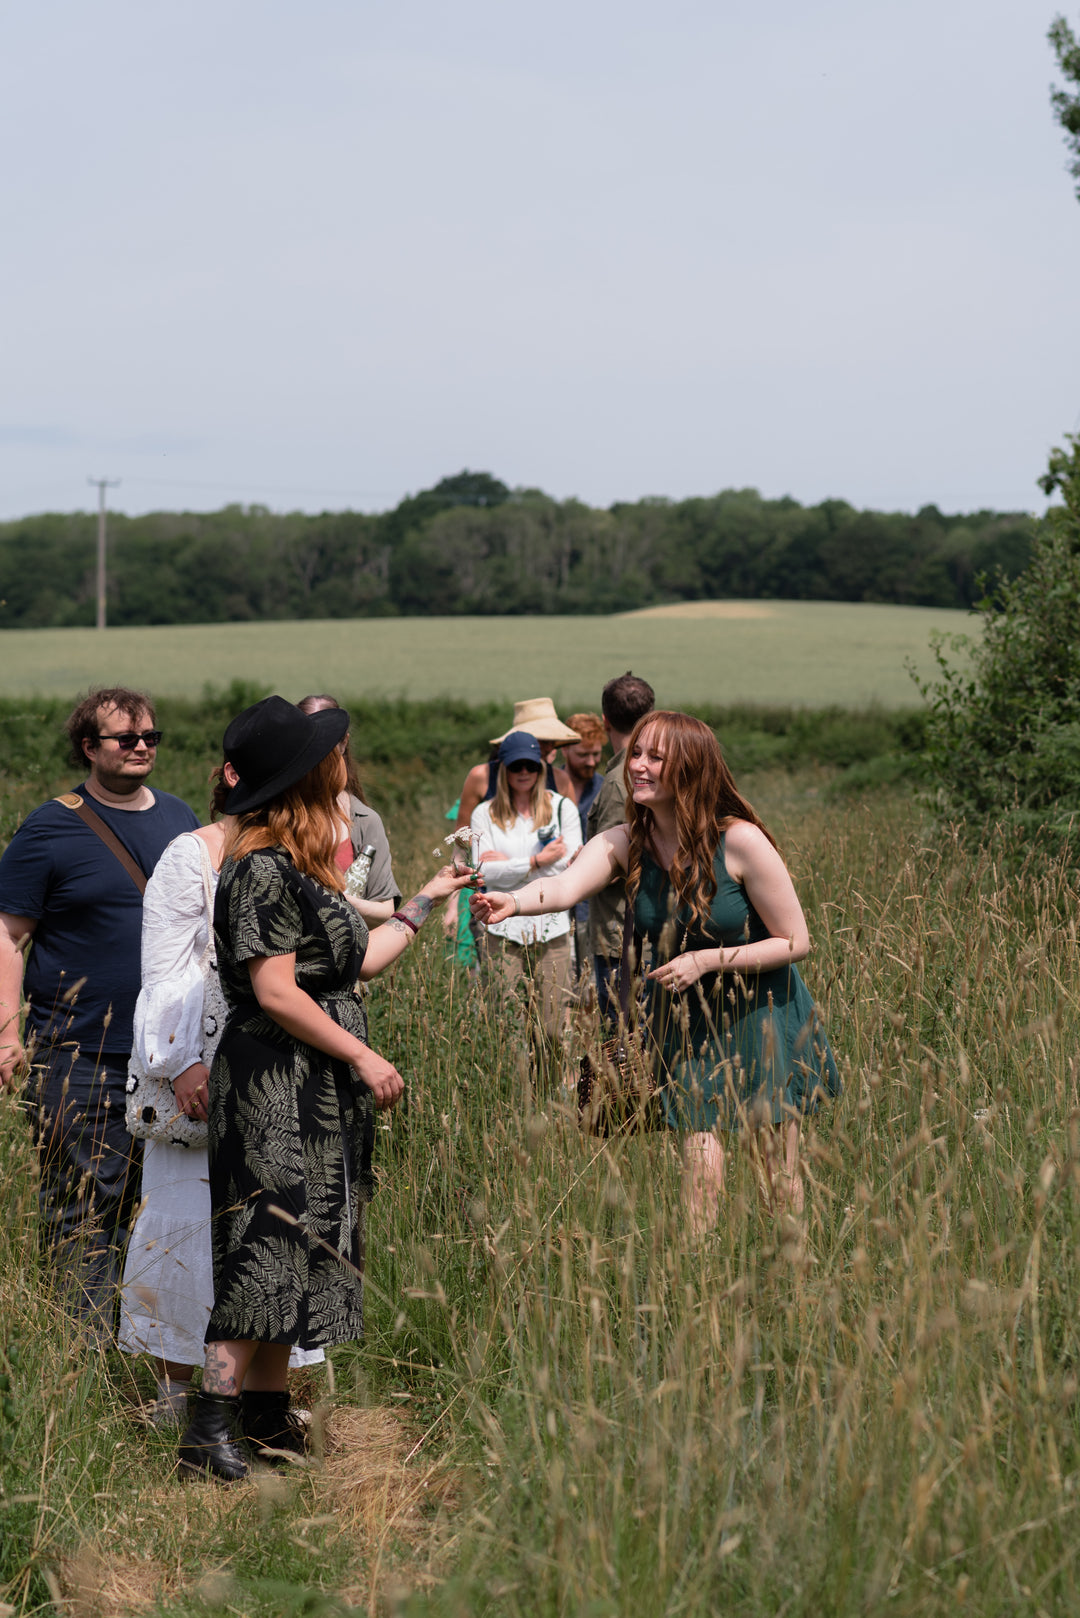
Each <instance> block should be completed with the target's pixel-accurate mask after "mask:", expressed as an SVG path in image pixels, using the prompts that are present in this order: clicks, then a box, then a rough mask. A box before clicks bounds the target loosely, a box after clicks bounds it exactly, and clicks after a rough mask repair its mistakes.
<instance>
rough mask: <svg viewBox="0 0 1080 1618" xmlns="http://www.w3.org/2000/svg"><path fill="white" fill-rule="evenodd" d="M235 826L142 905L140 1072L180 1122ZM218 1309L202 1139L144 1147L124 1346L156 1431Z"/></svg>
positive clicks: (211, 1013) (203, 1085) (164, 878)
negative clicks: (143, 1380)
mask: <svg viewBox="0 0 1080 1618" xmlns="http://www.w3.org/2000/svg"><path fill="white" fill-rule="evenodd" d="M236 781H237V775H236V772H235V770H234V769H233V768H232V765H231V764H225V765H223V766H222V769H221V770H220V771H219V772H218V780H217V782H216V784H215V789H214V794H213V798H212V800H211V807H210V812H211V815H212V816H216V815H218V814H220V812H221V805H222V803H223V801H224V799H225V797H226V796H227V795H228V792H229V790H230V788H231V787H233V786H234V785H235V784H236ZM227 824H228V820H227V819H224V820H222V819H215V820H214V821H213V822H212V824H211V825H209V826H202V827H200V828H199V829H198V831H193V832H185V833H184V835H183V836H182V837H177V838H175V839H174V841H173V842H171V843H170V844H169V846H168V848H167V849H166V850H165V852H164V854H162V856H161V859H160V860H159V861H158V863H157V865H156V867H155V868H154V872H153V875H152V876H151V877H150V880H149V881H148V882H147V884H146V894H145V897H144V900H143V924H142V989H141V991H140V994H139V999H138V1003H137V1005H136V1008H135V1028H134V1038H135V1045H134V1051H133V1066H134V1068H135V1069H136V1070H137V1071H138V1072H141V1073H146V1074H151V1075H153V1076H154V1077H157V1078H162V1079H167V1080H168V1081H169V1083H170V1084H171V1086H172V1091H173V1097H174V1100H175V1103H176V1112H177V1114H183V1115H184V1116H185V1117H186V1118H189V1119H196V1120H201V1121H202V1123H203V1124H204V1125H205V1122H206V1096H207V1080H208V1078H209V1066H210V1063H211V1062H212V1061H213V1059H214V1052H215V1050H216V1049H217V1044H218V1040H219V1038H220V1037H221V1031H222V1028H223V1027H224V1023H225V1017H226V1015H227V1012H226V1007H225V1003H224V1000H223V999H222V996H221V990H220V987H219V985H218V980H217V970H216V966H213V965H212V970H211V971H209V972H208V973H207V974H206V976H205V978H204V974H203V971H202V967H201V963H202V962H203V960H204V958H205V957H206V956H207V954H208V952H209V951H210V950H211V949H212V931H213V896H214V892H215V890H216V887H217V878H218V871H219V869H220V866H221V856H222V849H223V846H224V841H225V829H226V825H227ZM177 1133H181V1132H180V1131H178V1132H177ZM189 1133H190V1131H189ZM213 1303H214V1278H213V1268H212V1264H211V1258H210V1187H209V1180H208V1168H207V1155H206V1145H205V1131H204V1132H203V1142H202V1144H197V1145H181V1144H177V1145H172V1144H168V1143H167V1142H165V1141H163V1140H148V1141H147V1142H146V1144H145V1151H144V1156H143V1175H142V1201H141V1204H140V1210H139V1216H138V1219H137V1221H136V1224H135V1229H134V1231H133V1232H132V1236H131V1240H130V1242H129V1244H128V1251H127V1260H126V1262H125V1265H124V1280H123V1287H122V1293H121V1303H120V1332H119V1342H120V1347H121V1348H122V1349H123V1350H124V1352H125V1353H128V1354H149V1355H151V1356H152V1357H153V1359H154V1362H155V1367H156V1372H157V1379H158V1400H157V1404H156V1405H155V1406H154V1407H153V1410H152V1412H151V1414H152V1417H153V1419H154V1420H155V1421H156V1422H158V1423H159V1424H162V1425H182V1423H183V1419H184V1415H185V1408H186V1403H187V1393H188V1385H189V1383H190V1381H191V1373H192V1368H193V1366H195V1365H201V1364H202V1358H203V1347H204V1341H203V1340H204V1336H205V1332H206V1324H207V1321H208V1320H209V1318H210V1310H211V1309H212V1307H213ZM324 1358H325V1355H324V1353H323V1350H322V1349H321V1348H318V1349H313V1350H310V1351H308V1350H305V1349H301V1348H297V1349H294V1350H293V1352H292V1354H291V1356H290V1360H289V1363H290V1365H292V1366H297V1365H308V1364H313V1363H316V1362H319V1361H321V1360H323V1359H324Z"/></svg>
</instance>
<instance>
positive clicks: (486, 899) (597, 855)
mask: <svg viewBox="0 0 1080 1618" xmlns="http://www.w3.org/2000/svg"><path fill="white" fill-rule="evenodd" d="M628 847H629V842H628V838H627V831H626V827H625V826H617V827H616V828H615V830H614V831H606V832H602V833H601V835H600V836H599V837H593V838H590V840H589V841H588V842H587V843H586V844H585V847H584V848H583V849H582V851H581V853H580V854H579V855H578V857H577V859H576V860H575V861H574V863H573V865H571V866H570V867H569V868H568V869H567V870H565V871H563V872H562V874H561V875H560V876H550V877H549V876H541V877H540V879H539V880H538V881H536V882H530V883H529V885H528V887H524V888H518V890H517V892H516V893H477V894H474V895H473V898H472V909H473V914H474V915H475V916H476V918H477V920H478V921H482V922H483V923H484V925H485V926H489V925H490V924H491V923H492V922H493V921H494V922H498V921H508V920H509V919H510V917H511V916H545V915H549V914H550V913H551V912H552V911H554V910H570V909H571V908H572V907H573V906H574V905H576V904H579V903H580V902H581V900H582V899H589V898H591V897H592V895H593V894H594V893H599V892H600V889H601V888H606V887H607V885H608V883H609V882H610V881H611V880H612V878H613V877H616V876H618V875H619V874H620V873H621V872H623V871H625V870H626V859H627V849H628Z"/></svg>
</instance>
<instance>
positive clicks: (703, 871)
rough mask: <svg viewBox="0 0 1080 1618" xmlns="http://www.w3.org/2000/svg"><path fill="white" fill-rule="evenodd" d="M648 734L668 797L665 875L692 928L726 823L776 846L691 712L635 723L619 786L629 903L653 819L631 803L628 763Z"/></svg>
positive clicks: (703, 910) (660, 713)
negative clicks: (752, 829) (749, 828)
mask: <svg viewBox="0 0 1080 1618" xmlns="http://www.w3.org/2000/svg"><path fill="white" fill-rule="evenodd" d="M652 729H655V730H656V731H657V733H658V735H657V741H658V742H659V748H658V751H660V752H662V753H663V755H664V770H663V775H662V777H661V779H662V781H663V783H664V785H665V786H669V787H670V788H671V790H672V792H673V793H674V795H675V829H676V849H675V858H674V859H673V860H672V862H671V870H670V872H669V875H670V878H671V885H672V887H673V888H674V890H675V894H676V897H677V898H678V902H679V904H680V905H686V906H688V907H689V910H690V917H691V923H693V922H697V923H698V924H699V925H700V924H701V923H702V922H704V921H705V920H706V918H707V917H708V914H709V908H710V906H711V904H712V901H713V899H714V898H715V897H716V877H715V875H714V874H713V860H714V859H715V857H716V850H717V849H718V848H719V847H720V839H721V837H722V836H723V835H724V832H725V831H726V830H727V828H728V827H729V826H730V825H731V822H732V821H733V820H748V821H749V822H750V824H751V825H753V826H757V827H758V829H759V830H760V831H763V832H764V833H765V836H766V837H767V838H768V839H769V842H770V843H772V845H773V847H774V848H775V847H776V839H775V838H774V837H773V835H772V833H771V832H770V831H769V829H768V827H767V826H766V825H765V824H764V822H763V821H762V820H761V817H760V816H759V815H758V813H757V811H756V810H755V809H754V808H753V807H752V805H751V804H749V803H747V801H746V799H745V798H744V797H743V796H742V794H741V793H740V792H739V790H738V788H737V787H736V785H735V780H734V777H733V776H732V773H731V771H730V770H729V769H728V767H727V765H726V764H725V763H724V755H723V753H721V751H720V743H719V742H718V741H717V739H716V737H715V735H714V734H713V732H712V731H711V730H710V729H709V727H708V725H705V724H703V723H702V722H701V720H700V719H695V718H693V716H692V715H691V714H687V713H673V712H670V711H666V710H664V709H659V710H657V711H655V712H653V713H648V714H646V715H645V716H644V718H642V719H639V720H638V722H637V724H636V725H635V726H634V729H633V731H632V733H631V736H630V740H629V741H628V742H627V744H626V761H625V763H624V764H623V782H624V784H625V787H626V812H627V820H628V822H629V825H630V855H629V860H628V864H627V871H626V893H627V899H628V901H629V903H630V904H633V902H634V898H635V896H636V894H637V891H638V887H639V886H640V883H641V857H642V855H643V853H644V852H645V849H646V847H647V846H648V844H650V843H651V842H652V840H653V826H654V823H655V816H654V815H653V812H652V810H651V809H649V808H648V807H645V806H642V805H639V804H636V803H635V802H634V795H633V791H632V788H631V785H630V761H631V759H632V758H633V756H634V748H635V747H636V746H637V744H638V741H639V739H640V737H641V735H642V733H643V732H644V731H646V730H652Z"/></svg>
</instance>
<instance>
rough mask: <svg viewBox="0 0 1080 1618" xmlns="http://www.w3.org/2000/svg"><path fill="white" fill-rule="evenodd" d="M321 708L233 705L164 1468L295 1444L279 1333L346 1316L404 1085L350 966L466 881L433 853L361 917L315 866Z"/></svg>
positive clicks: (322, 838) (330, 730) (334, 777)
mask: <svg viewBox="0 0 1080 1618" xmlns="http://www.w3.org/2000/svg"><path fill="white" fill-rule="evenodd" d="M348 726H349V716H348V714H347V713H346V712H345V711H344V709H341V708H334V709H329V710H324V711H322V712H318V713H314V714H310V715H309V714H304V713H302V712H301V711H300V709H299V708H296V707H294V706H293V704H292V703H290V702H286V701H285V700H284V699H283V698H282V697H267V698H266V699H265V700H264V701H263V702H259V703H256V704H255V705H254V706H253V707H251V708H248V709H245V711H244V712H243V713H242V714H240V715H239V717H238V718H236V719H234V720H233V722H232V724H231V725H230V726H229V728H228V730H227V731H226V733H225V752H226V755H227V757H228V758H229V759H230V760H231V762H232V764H233V765H234V767H235V769H236V772H237V775H238V778H239V779H238V784H237V785H236V786H235V787H234V788H233V789H232V791H231V792H230V794H229V797H228V799H227V800H226V803H225V809H226V812H227V813H228V814H229V815H231V816H232V817H234V818H233V821H232V825H231V830H230V832H229V835H228V839H227V842H226V846H225V857H224V860H223V863H222V868H221V876H220V879H219V883H218V890H217V899H216V903H215V912H214V934H215V939H216V944H217V955H218V966H219V969H220V973H221V984H222V988H223V990H224V994H225V1000H226V1002H227V1004H228V1006H229V1018H228V1021H227V1022H226V1024H225V1029H224V1032H223V1034H222V1037H221V1043H220V1044H219V1046H218V1050H217V1055H216V1056H215V1058H214V1063H213V1067H212V1068H211V1070H210V1082H209V1104H208V1125H209V1177H210V1202H211V1211H212V1221H213V1222H212V1245H213V1261H214V1307H213V1310H212V1312H211V1315H210V1321H209V1325H208V1326H207V1331H206V1357H205V1363H204V1368H203V1380H202V1389H201V1391H200V1394H199V1396H198V1398H197V1400H196V1402H195V1407H194V1410H193V1412H192V1418H191V1421H190V1422H189V1424H188V1427H187V1430H186V1431H185V1433H184V1436H183V1438H182V1440H181V1444H180V1468H181V1471H183V1472H185V1473H187V1474H189V1475H196V1476H207V1475H209V1476H212V1477H215V1478H218V1479H222V1480H231V1479H234V1478H240V1477H243V1476H244V1475H245V1474H246V1472H247V1470H248V1456H249V1454H250V1450H249V1449H248V1448H247V1447H246V1445H245V1443H244V1440H247V1442H248V1444H250V1446H251V1448H252V1449H254V1450H255V1452H256V1453H261V1454H262V1455H263V1456H264V1457H267V1456H268V1455H269V1457H270V1458H273V1455H274V1452H278V1454H280V1452H281V1451H286V1452H288V1451H293V1452H300V1451H302V1449H303V1431H302V1429H301V1428H300V1427H299V1425H298V1424H297V1422H296V1421H295V1419H292V1417H291V1413H290V1411H289V1408H288V1393H287V1391H286V1370H287V1366H288V1359H289V1350H290V1347H292V1346H293V1345H296V1346H299V1347H301V1348H306V1349H313V1348H319V1347H329V1346H330V1345H331V1344H333V1343H340V1342H343V1341H346V1340H348V1339H350V1338H354V1337H358V1336H359V1335H360V1334H361V1332H362V1330H363V1313H362V1303H363V1256H364V1212H365V1206H366V1203H367V1201H368V1199H369V1197H370V1193H371V1180H372V1173H371V1154H372V1145H373V1140H374V1112H375V1111H378V1110H383V1109H387V1108H390V1107H393V1106H394V1105H395V1104H396V1103H397V1101H398V1100H400V1098H401V1095H402V1093H403V1091H404V1081H403V1080H402V1078H401V1075H400V1074H399V1073H398V1072H397V1070H396V1068H394V1066H393V1065H392V1064H391V1063H390V1062H388V1061H386V1060H385V1058H384V1057H382V1056H380V1055H378V1053H377V1052H375V1051H373V1050H372V1049H371V1047H370V1046H369V1045H368V1043H367V1023H366V1019H365V1016H364V1005H363V1001H362V1000H361V998H360V996H359V995H358V994H357V992H356V984H357V980H358V979H367V978H371V977H374V976H376V975H377V974H378V973H379V972H381V971H383V970H385V968H386V967H388V966H389V965H390V964H391V962H392V961H394V960H396V959H397V957H398V956H399V955H400V954H401V952H402V951H403V950H404V949H405V948H406V947H407V945H408V944H409V943H411V941H412V939H413V938H414V937H415V935H416V933H417V931H418V930H419V928H420V926H421V925H422V924H423V922H424V921H425V920H426V919H427V916H428V915H429V914H430V912H431V908H432V906H433V905H434V904H436V903H438V901H439V900H440V899H445V898H447V897H449V895H450V894H452V893H457V892H458V891H459V890H460V889H461V888H462V887H465V886H468V885H469V884H470V882H471V881H473V880H474V878H472V876H471V874H470V873H466V874H465V875H464V876H462V875H460V874H458V873H455V872H454V871H452V870H451V869H450V867H446V868H444V869H443V870H442V871H440V872H439V874H438V875H437V876H436V877H434V878H433V879H432V880H431V881H430V882H428V883H427V884H426V886H425V887H423V888H422V889H421V890H420V892H419V893H418V894H417V895H416V896H415V898H413V899H410V900H409V901H408V902H407V903H406V904H404V905H402V906H401V908H400V909H399V910H397V911H395V913H394V914H393V916H391V917H390V919H389V920H388V921H386V922H384V923H383V925H382V926H380V927H376V928H375V929H374V930H373V931H372V932H371V933H369V932H368V928H367V924H366V922H365V921H364V920H363V918H362V916H360V914H359V913H358V912H357V910H356V909H355V908H354V907H353V906H352V905H351V904H350V903H349V902H348V901H347V900H346V899H345V898H344V897H343V894H342V889H343V888H344V874H343V872H342V871H341V869H340V867H339V866H338V865H337V864H336V862H335V858H334V856H335V852H336V850H337V847H338V844H339V843H340V841H341V827H340V819H339V811H338V808H337V798H338V794H339V792H341V790H342V789H343V787H344V784H345V765H344V762H343V760H342V757H341V753H340V752H339V750H338V744H339V743H340V742H341V741H342V739H343V737H344V736H345V734H346V732H347V730H348Z"/></svg>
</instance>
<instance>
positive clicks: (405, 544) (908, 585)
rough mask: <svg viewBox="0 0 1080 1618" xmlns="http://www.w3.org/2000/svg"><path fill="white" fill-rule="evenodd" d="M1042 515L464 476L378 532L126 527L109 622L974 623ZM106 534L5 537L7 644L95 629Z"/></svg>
mask: <svg viewBox="0 0 1080 1618" xmlns="http://www.w3.org/2000/svg"><path fill="white" fill-rule="evenodd" d="M1036 528H1037V524H1036V523H1035V522H1034V520H1033V519H1032V518H1031V517H1029V516H1028V515H1027V514H1025V513H1019V512H1011V513H1009V512H1004V513H1003V512H994V511H977V512H972V513H968V514H962V515H953V516H946V515H945V514H943V513H942V512H941V511H939V510H938V508H937V507H936V506H932V505H931V506H924V507H923V508H922V510H921V511H919V512H917V513H916V514H915V515H914V516H912V515H910V514H908V513H904V512H880V511H860V510H857V509H856V508H855V507H854V506H851V505H849V504H848V503H847V502H846V501H844V500H823V501H821V502H820V503H819V504H818V505H813V506H803V505H801V504H800V503H799V502H798V501H797V500H794V499H791V498H790V497H785V498H783V499H779V500H768V499H764V498H763V497H762V496H761V495H760V494H759V493H758V491H757V490H756V489H725V490H724V491H722V492H721V493H720V494H716V495H712V496H708V497H701V498H694V499H689V500H664V499H648V500H639V501H636V502H633V503H626V502H619V503H617V504H615V505H613V506H611V507H610V508H608V509H598V508H595V507H592V506H587V505H584V504H583V503H582V502H581V501H579V500H562V501H559V500H554V499H552V498H551V497H550V496H548V495H546V494H544V493H543V492H542V491H540V490H538V489H514V490H511V489H509V488H507V486H506V485H505V484H504V483H501V482H500V481H499V480H498V479H497V478H495V477H492V476H491V475H490V474H488V473H482V472H481V473H473V472H462V473H459V474H458V475H457V476H456V477H450V478H444V479H443V480H442V482H441V483H439V484H437V485H436V486H435V487H434V488H432V489H428V490H424V491H423V492H422V493H420V494H418V495H414V496H410V497H409V498H407V499H405V500H403V501H402V502H401V503H400V504H399V505H398V506H397V507H395V509H394V510H392V511H387V512H382V513H379V514H377V515H371V514H364V513H360V512H353V511H342V512H323V513H321V514H319V515H314V516H312V515H307V514H305V513H302V512H290V513H283V514H278V513H273V512H271V511H269V510H268V509H267V508H266V507H265V506H259V505H252V506H246V507H245V506H239V505H231V506H226V507H225V508H224V509H223V510H221V511H214V512H151V513H149V514H148V515H146V516H141V517H127V516H123V515H120V514H116V515H111V516H110V518H109V561H108V597H109V623H110V624H111V625H125V624H180V623H223V622H239V621H243V620H256V619H295V618H356V617H361V618H362V617H376V616H398V615H402V616H404V615H409V616H415V615H436V614H445V615H456V614H464V613H472V614H520V613H568V614H576V613H608V612H626V611H632V610H633V609H635V608H638V607H648V606H654V605H657V604H660V603H663V602H677V601H695V600H708V599H713V598H718V597H727V598H731V599H750V600H752V599H757V598H766V599H779V600H805V601H876V602H896V603H902V604H906V605H912V606H932V607H970V606H972V605H973V604H975V603H976V602H977V601H978V600H979V599H980V597H981V596H982V594H983V587H982V585H981V584H980V582H979V581H980V578H981V577H983V576H986V577H990V578H992V577H996V576H997V575H998V574H999V573H1000V574H1001V575H1003V576H1005V577H1007V578H1014V577H1016V576H1017V575H1018V574H1019V573H1020V572H1022V570H1023V569H1024V567H1026V565H1027V563H1028V560H1029V557H1030V554H1031V545H1032V540H1033V537H1034V534H1035V531H1036ZM95 565H96V517H95V516H94V515H93V514H92V513H73V514H46V515H40V516H33V517H24V518H21V519H19V520H17V521H12V522H7V523H2V524H0V627H3V628H27V629H29V628H47V627H66V626H76V625H82V624H87V625H88V624H92V623H93V622H94V604H95Z"/></svg>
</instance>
